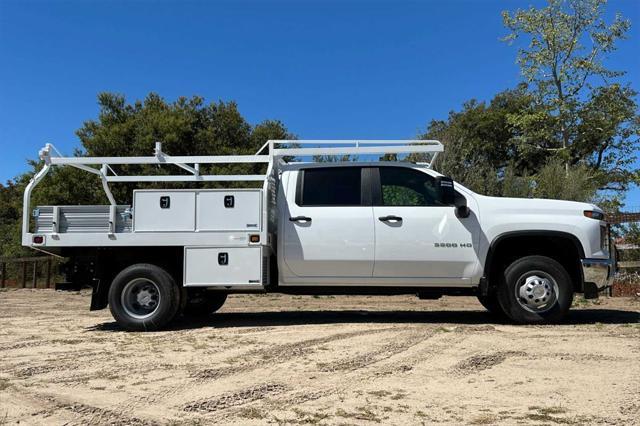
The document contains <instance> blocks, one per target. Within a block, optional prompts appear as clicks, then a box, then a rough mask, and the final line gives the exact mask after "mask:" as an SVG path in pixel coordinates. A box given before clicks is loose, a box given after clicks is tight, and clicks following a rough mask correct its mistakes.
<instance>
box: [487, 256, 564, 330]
mask: <svg viewBox="0 0 640 426" xmlns="http://www.w3.org/2000/svg"><path fill="white" fill-rule="evenodd" d="M498 301H499V302H500V306H501V307H502V309H503V310H504V312H505V314H506V315H507V316H508V317H509V318H511V319H512V320H513V321H515V322H517V323H520V324H545V323H555V322H559V321H561V320H562V319H563V318H564V316H565V315H566V314H567V312H568V311H569V308H570V307H571V303H572V301H573V285H572V283H571V277H569V274H568V273H567V271H566V270H565V268H564V267H563V266H562V265H561V264H560V263H558V262H557V261H556V260H554V259H551V258H549V257H546V256H526V257H523V258H521V259H518V260H516V261H515V262H513V263H512V264H511V265H509V266H508V267H507V268H506V269H505V271H504V276H503V281H502V283H501V285H500V287H499V289H498Z"/></svg>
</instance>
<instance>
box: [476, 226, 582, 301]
mask: <svg viewBox="0 0 640 426" xmlns="http://www.w3.org/2000/svg"><path fill="white" fill-rule="evenodd" d="M532 255H540V256H547V257H550V258H552V259H554V260H556V261H558V262H559V263H560V264H561V265H562V266H563V267H564V268H565V269H566V270H567V272H568V273H569V276H570V277H571V281H572V282H573V287H574V290H575V291H576V292H582V291H583V288H582V282H583V279H582V269H581V266H580V259H581V258H583V257H584V253H583V249H582V246H581V244H580V242H579V241H578V239H577V238H576V237H574V236H573V235H571V234H565V233H561V232H558V233H532V234H515V235H506V236H503V237H498V238H497V239H496V240H494V242H493V243H492V244H491V247H490V248H489V253H488V254H487V260H486V265H485V269H484V270H485V277H486V278H487V280H488V282H489V287H491V288H493V287H495V286H497V285H498V282H499V281H498V279H497V278H498V277H500V274H502V271H504V269H505V268H506V267H507V266H508V265H510V264H511V263H512V262H514V261H515V260H517V259H519V258H522V257H524V256H532Z"/></svg>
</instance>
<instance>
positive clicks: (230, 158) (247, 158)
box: [45, 155, 271, 165]
mask: <svg viewBox="0 0 640 426" xmlns="http://www.w3.org/2000/svg"><path fill="white" fill-rule="evenodd" d="M48 160H49V162H50V164H53V165H67V164H69V165H73V164H83V165H89V164H100V165H102V164H108V165H115V164H141V165H142V164H159V165H162V164H175V165H178V164H190V163H191V164H231V163H268V162H269V161H271V159H270V158H269V156H268V155H195V156H179V157H178V156H177V157H173V156H172V157H49V159H48ZM45 161H46V160H45Z"/></svg>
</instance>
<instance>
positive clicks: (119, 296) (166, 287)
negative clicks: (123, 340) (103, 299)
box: [109, 263, 180, 331]
mask: <svg viewBox="0 0 640 426" xmlns="http://www.w3.org/2000/svg"><path fill="white" fill-rule="evenodd" d="M179 308H180V289H179V288H178V285H177V284H176V282H175V280H174V279H173V277H172V276H171V275H170V274H169V273H168V272H167V271H165V270H164V269H162V268H160V267H158V266H155V265H150V264H146V263H139V264H136V265H132V266H129V267H128V268H125V269H123V270H122V271H121V272H120V273H119V274H118V275H117V276H116V277H115V279H114V280H113V282H112V283H111V287H110V288H109V309H110V310H111V314H112V315H113V317H114V318H115V320H116V321H117V322H118V324H119V325H120V326H121V327H123V328H124V329H126V330H130V331H154V330H159V329H160V328H162V327H163V326H165V325H166V324H167V323H168V322H169V321H171V320H172V319H173V318H174V317H175V316H176V314H177V313H178V310H179Z"/></svg>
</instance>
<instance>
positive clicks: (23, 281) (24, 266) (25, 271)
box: [22, 260, 27, 288]
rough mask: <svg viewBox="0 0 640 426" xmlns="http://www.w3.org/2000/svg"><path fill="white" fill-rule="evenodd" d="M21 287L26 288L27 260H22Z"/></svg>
mask: <svg viewBox="0 0 640 426" xmlns="http://www.w3.org/2000/svg"><path fill="white" fill-rule="evenodd" d="M22 288H27V262H25V261H24V260H23V261H22Z"/></svg>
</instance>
